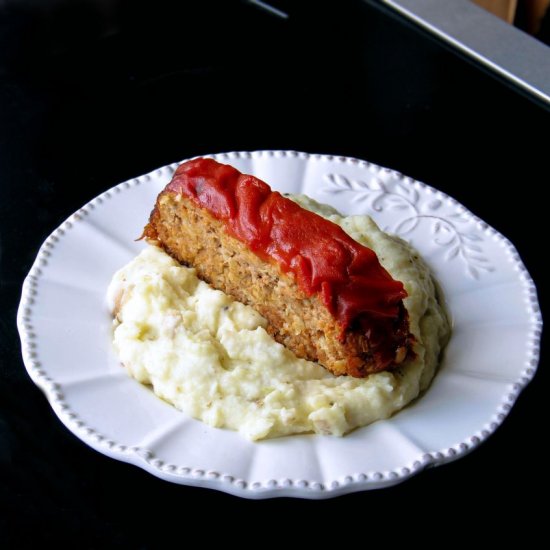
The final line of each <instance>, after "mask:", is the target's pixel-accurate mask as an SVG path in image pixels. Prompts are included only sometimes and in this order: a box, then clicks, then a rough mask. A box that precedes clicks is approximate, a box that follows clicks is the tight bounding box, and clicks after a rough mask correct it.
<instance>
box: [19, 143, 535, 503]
mask: <svg viewBox="0 0 550 550" xmlns="http://www.w3.org/2000/svg"><path fill="white" fill-rule="evenodd" d="M265 155H266V156H271V157H275V158H277V157H285V156H291V157H294V158H301V159H304V160H307V159H311V158H315V159H319V160H327V161H332V162H341V163H352V164H353V165H359V166H364V167H369V168H375V169H378V170H380V171H385V172H387V173H389V174H391V175H392V176H394V177H396V178H407V179H408V180H410V181H411V182H413V183H415V184H418V185H420V187H421V188H424V189H427V190H429V191H430V192H432V193H434V194H435V195H436V196H439V197H441V198H443V199H445V200H447V201H450V203H451V204H453V205H454V206H456V207H459V208H461V209H462V211H463V212H464V213H466V214H467V215H468V216H469V217H471V219H472V220H473V221H474V222H476V223H477V224H480V227H481V228H482V230H483V231H485V232H487V231H488V232H490V233H492V234H493V236H496V237H497V238H498V239H499V240H500V241H501V242H502V244H503V245H504V246H505V247H506V248H507V250H508V252H509V253H510V262H511V263H512V264H513V265H514V266H515V267H516V268H517V269H518V272H519V273H520V274H522V275H523V281H522V282H523V284H524V285H525V286H526V288H527V290H528V292H529V303H530V305H531V307H532V310H531V311H529V321H528V322H529V325H530V329H531V330H530V337H531V339H532V342H533V348H532V350H531V359H530V361H529V362H528V364H527V365H526V368H525V369H524V371H523V374H522V375H521V376H520V377H519V378H518V379H516V380H515V381H514V382H513V388H514V391H513V392H512V393H509V394H505V395H504V396H503V400H502V402H505V403H506V404H507V405H508V407H507V408H506V409H505V410H504V411H501V412H500V414H499V415H498V417H497V419H496V420H494V421H492V422H491V423H490V425H489V426H487V427H486V428H480V430H478V432H477V433H475V434H472V435H471V436H469V437H468V438H466V439H465V440H463V441H460V442H458V443H457V444H455V445H454V446H453V447H451V448H445V449H440V450H437V451H430V452H429V453H424V454H423V455H422V456H419V457H418V460H417V461H415V462H414V463H413V465H412V466H411V467H406V466H403V467H402V468H401V470H400V471H396V470H393V471H390V472H384V473H378V475H375V476H370V477H369V476H368V475H366V474H359V476H358V477H359V478H358V479H352V480H350V481H349V482H346V483H344V484H342V483H340V482H338V480H334V481H332V482H331V483H327V484H324V483H322V482H319V481H309V480H307V481H306V483H305V485H304V484H303V482H304V480H288V479H287V480H283V481H282V482H277V480H274V481H275V484H274V485H273V484H271V485H267V486H265V485H260V486H257V482H254V481H246V480H241V479H238V478H235V477H234V476H232V475H231V474H230V473H219V472H218V473H217V475H216V476H215V477H212V476H210V475H209V472H204V471H203V472H202V475H198V474H197V473H196V472H200V471H201V470H199V469H198V468H183V469H181V468H176V469H175V470H174V469H170V468H167V467H166V465H165V464H164V463H163V462H162V461H161V460H159V459H157V458H156V457H155V456H154V454H153V453H151V451H149V450H147V449H142V448H137V447H127V446H125V445H124V444H120V443H117V442H115V441H111V440H108V439H106V438H105V437H104V436H102V435H101V434H99V433H97V432H96V431H95V430H93V429H91V428H89V427H88V426H86V424H85V423H84V422H83V421H81V420H79V419H78V416H77V415H75V413H73V412H72V411H71V410H70V409H69V407H68V405H67V404H66V403H64V399H63V397H62V396H61V397H59V394H58V392H57V387H56V383H55V380H52V379H50V378H49V377H48V375H47V372H45V371H43V370H42V368H41V367H42V366H41V365H40V363H39V362H37V361H36V353H35V352H33V351H32V350H33V349H34V345H33V342H32V340H33V339H34V335H33V334H32V330H28V329H27V327H26V326H25V325H26V324H29V321H30V320H31V319H32V313H29V311H31V308H29V306H30V305H32V295H33V292H34V291H33V288H32V287H33V286H34V285H35V284H36V282H35V280H37V279H38V278H39V277H40V274H41V270H40V264H41V260H42V259H43V257H44V256H45V255H46V254H48V252H47V248H48V247H49V246H50V245H51V243H52V242H55V241H57V240H58V239H59V238H60V235H61V236H62V235H63V234H64V232H65V231H66V230H67V229H70V227H72V224H73V223H74V222H75V221H77V220H79V219H81V217H82V213H83V212H84V211H85V210H86V209H87V208H91V206H90V205H91V204H92V203H94V202H95V203H97V201H98V199H99V200H100V201H101V200H102V199H104V198H108V197H109V194H110V193H113V192H119V191H123V190H124V189H125V188H130V187H132V186H133V185H138V184H140V183H142V182H143V181H147V180H148V179H150V178H151V177H152V176H153V175H154V174H157V173H158V172H159V171H161V170H163V169H166V168H168V169H175V167H177V166H178V165H179V164H181V162H185V161H186V160H190V159H184V160H182V161H181V162H175V163H170V164H168V165H165V166H163V167H160V168H157V169H155V170H151V171H150V172H148V173H146V174H143V175H142V176H139V177H134V178H130V179H129V180H126V181H124V182H121V183H119V184H118V185H115V186H113V187H111V188H110V189H108V190H106V191H104V192H103V193H100V194H99V195H97V196H96V197H94V198H92V199H91V200H89V201H88V202H87V203H86V204H85V205H83V206H82V207H81V208H79V209H78V210H77V211H76V212H74V213H73V214H72V215H71V216H69V217H68V218H67V219H66V220H65V221H64V222H63V223H61V224H60V225H59V226H58V227H57V228H56V229H55V230H54V231H52V233H51V234H50V235H49V236H48V237H47V238H46V240H45V241H44V242H43V243H42V245H41V246H40V248H39V251H38V253H37V256H36V259H35V260H34V262H33V265H32V267H31V269H30V270H29V273H28V275H27V277H26V278H25V280H24V282H23V287H22V295H21V301H20V304H19V308H18V311H17V327H18V330H19V334H20V338H21V346H22V356H23V361H24V364H25V368H26V370H27V372H28V373H29V376H30V377H31V379H32V380H33V382H34V383H35V384H36V385H37V386H38V387H39V388H40V389H41V390H42V391H43V393H44V394H45V396H46V398H47V399H48V401H49V403H50V405H51V407H52V409H53V411H54V412H55V414H56V416H57V417H58V418H59V419H60V420H61V422H62V423H63V424H64V425H65V427H67V429H69V431H71V432H72V433H73V434H74V435H75V436H76V437H78V438H79V439H80V440H81V441H83V442H84V443H86V444H87V445H89V446H90V447H92V448H93V449H95V450H96V451H98V452H100V453H102V454H104V455H106V456H108V457H111V458H114V459H116V460H120V461H122V462H126V463H129V464H133V465H135V466H138V467H140V468H142V469H144V470H146V471H147V472H149V473H151V474H153V475H155V476H156V477H159V478H161V479H164V480H166V481H170V482H174V483H178V484H182V485H189V486H195V487H205V488H210V489H215V490H220V491H223V492H226V493H229V494H233V495H235V496H240V497H244V498H250V499H264V498H273V497H299V498H306V499H324V498H331V497H336V496H340V495H343V494H347V493H352V492H359V491H364V490H369V489H379V488H383V487H390V486H393V485H396V484H398V483H401V482H403V481H405V480H407V479H409V478H410V477H412V476H413V475H416V474H417V473H419V472H421V471H423V470H424V469H426V468H429V467H433V466H439V465H442V464H446V463H449V462H452V461H454V460H457V459H458V458H461V457H462V456H465V455H466V454H468V453H470V452H471V451H473V450H474V449H476V448H477V447H478V446H479V445H480V444H481V443H483V442H484V441H485V440H486V439H487V438H488V437H490V435H492V433H494V431H495V430H496V429H497V428H498V427H499V426H500V425H501V424H502V422H503V421H504V420H505V418H506V417H507V415H508V414H509V412H510V410H511V408H512V407H513V405H514V403H515V401H516V400H517V398H518V396H519V394H520V393H521V391H522V390H523V389H524V388H525V387H526V386H527V385H528V383H529V382H530V381H531V380H532V379H533V377H534V376H535V373H536V370H537V368H538V362H539V358H540V339H541V331H542V315H541V310H540V306H539V303H538V298H537V291H536V286H535V283H534V281H533V279H532V278H531V276H530V274H529V273H528V271H527V269H526V267H525V265H524V264H523V262H522V260H521V257H520V255H519V253H518V251H517V250H516V248H515V246H514V245H513V244H512V243H511V242H510V240H509V239H507V238H506V237H505V236H503V235H502V234H501V233H500V232H499V231H497V230H496V229H494V228H493V227H491V226H490V225H489V224H487V223H486V222H485V221H483V220H481V219H480V218H479V217H478V216H476V215H475V214H473V213H472V212H471V211H470V210H469V209H467V208H466V207H465V206H464V205H462V204H461V203H460V202H459V201H457V200H456V199H454V198H453V197H451V196H449V195H447V194H446V193H444V192H443V191H440V190H438V189H436V188H434V187H431V186H429V185H427V184H425V183H423V182H419V181H418V180H415V179H413V178H410V177H408V176H404V175H403V174H401V173H400V172H398V171H395V170H392V169H390V168H385V167H382V166H379V165H377V164H375V163H371V162H369V161H366V160H361V159H357V158H353V157H345V156H341V155H330V154H318V153H305V152H300V151H292V150H258V151H231V152H223V153H216V154H207V155H199V156H202V157H213V158H216V159H218V160H222V161H228V160H229V161H230V160H231V158H256V157H262V156H265ZM190 158H198V156H196V157H190ZM95 206H96V205H92V207H95ZM502 402H501V404H502ZM495 416H496V414H495ZM382 422H383V421H382ZM293 437H299V436H293ZM169 466H172V465H169ZM178 470H179V471H178ZM181 470H184V471H181ZM193 472H195V473H193Z"/></svg>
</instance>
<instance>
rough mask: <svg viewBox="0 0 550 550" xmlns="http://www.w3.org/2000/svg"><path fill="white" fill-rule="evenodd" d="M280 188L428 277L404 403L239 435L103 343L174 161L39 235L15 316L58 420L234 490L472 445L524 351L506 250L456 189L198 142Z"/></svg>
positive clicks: (341, 473)
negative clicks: (438, 340)
mask: <svg viewBox="0 0 550 550" xmlns="http://www.w3.org/2000/svg"><path fill="white" fill-rule="evenodd" d="M213 157H214V158H216V159H217V160H219V161H221V162H225V163H230V164H232V165H234V166H235V167H236V168H238V169H239V170H241V171H243V172H246V173H251V174H254V175H256V176H258V177H260V178H261V179H264V180H265V181H267V182H268V183H269V184H270V185H271V186H272V187H273V188H275V189H277V190H279V191H283V192H293V193H306V194H308V195H310V196H311V197H313V198H315V199H317V200H318V201H321V202H326V203H329V204H332V205H333V206H335V207H336V208H338V209H339V210H341V211H342V212H345V213H347V214H359V213H361V214H362V213H368V214H371V215H373V216H374V218H375V219H376V220H377V221H378V223H379V224H380V225H381V226H382V227H385V228H387V229H388V230H389V231H392V232H394V233H397V234H399V235H401V236H402V237H404V238H405V239H407V240H409V241H411V242H412V243H413V244H414V246H416V247H417V248H418V249H419V250H420V252H421V253H422V254H423V256H424V258H425V259H426V260H427V261H428V262H429V263H430V265H431V266H432V268H433V270H434V272H435V274H436V276H437V278H438V279H439V281H440V282H441V285H442V287H443V290H444V292H445V295H446V297H447V300H448V305H449V309H450V312H451V314H452V317H453V321H454V329H453V336H452V339H451V342H450V343H449V346H448V348H447V351H446V355H445V359H444V362H443V365H442V366H441V369H440V372H439V373H438V375H437V376H436V378H435V380H434V382H433V384H432V386H431V387H430V388H429V390H428V391H427V392H426V394H425V395H423V396H422V397H421V398H420V399H418V400H417V401H416V402H415V403H413V404H412V405H411V406H409V407H407V408H406V409H405V410H403V411H401V412H399V413H398V414H396V415H395V416H394V417H392V418H391V419H389V420H385V421H380V422H376V423H374V424H372V425H371V426H368V427H366V428H362V429H359V430H356V431H354V432H352V433H351V434H349V435H347V436H346V437H343V438H337V437H321V436H316V435H300V436H291V437H284V438H280V439H273V440H267V441H262V442H259V443H252V442H250V441H247V440H245V439H244V438H243V437H242V436H240V435H239V434H237V433H235V432H231V431H228V430H221V429H215V428H210V427H208V426H206V425H205V424H203V423H201V422H199V421H196V420H193V419H191V418H188V417H187V416H185V415H184V414H183V413H181V412H179V411H177V410H176V409H174V408H173V407H171V406H170V405H168V404H166V403H165V402H163V401H161V400H160V399H158V398H157V397H156V396H155V395H154V394H153V393H152V392H151V391H150V390H148V389H147V388H145V387H144V386H142V385H140V384H139V383H138V382H136V381H135V380H133V379H131V378H130V377H129V376H128V375H127V374H126V373H125V371H124V370H123V368H121V367H120V365H119V364H118V362H117V358H116V357H115V355H114V353H113V350H112V347H111V327H112V325H111V316H110V314H109V311H108V309H107V306H106V301H105V292H106V289H107V285H108V284H109V281H110V279H111V277H112V275H113V273H114V272H115V271H116V270H117V269H119V268H120V267H122V266H123V265H124V264H125V263H127V262H128V261H129V260H130V259H132V258H133V257H134V256H135V255H136V254H137V253H138V252H139V251H140V250H141V248H142V247H143V246H145V245H144V244H143V243H141V242H136V241H135V239H136V237H139V235H140V234H141V230H142V228H143V226H144V224H145V222H146V220H147V219H148V215H149V212H150V210H151V208H152V206H153V204H154V202H155V198H156V196H157V194H158V193H159V192H160V190H161V189H162V188H163V187H164V186H165V185H166V183H167V182H168V181H169V180H170V178H171V176H172V174H173V172H174V170H175V168H176V167H177V164H173V165H170V166H165V167H163V168H160V169H158V170H156V171H154V172H151V173H150V174H147V175H145V176H142V177H140V178H136V179H133V180H130V181H127V182H125V183H122V184H120V185H118V186H116V187H114V188H113V189H111V190H109V191H106V192H105V193H103V194H102V195H100V196H99V197H97V198H95V199H94V200H92V201H91V202H89V203H88V204H86V205H85V206H84V207H83V208H81V209H80V210H79V211H78V212H76V213H75V214H73V215H72V216H71V217H70V218H69V219H68V220H67V221H66V222H65V223H63V224H62V225H61V226H60V227H59V228H58V229H57V230H55V231H54V232H53V233H52V235H50V237H49V238H48V239H47V240H46V242H45V243H44V244H43V246H42V248H41V249H40V252H39V253H38V257H37V259H36V261H35V263H34V265H33V267H32V269H31V271H30V273H29V275H28V277H27V279H26V280H25V283H24V286H23V296H22V300H21V305H20V308H19V313H18V326H19V331H20V334H21V340H22V346H23V357H24V361H25V365H26V367H27V369H28V371H29V374H30V375H31V377H32V379H33V380H34V381H35V382H36V384H37V385H38V386H39V387H40V388H42V390H43V391H44V392H45V393H46V396H47V397H48V399H49V400H50V403H51V405H52V407H53V409H54V411H55V412H56V414H57V415H58V416H59V418H60V419H61V421H62V422H63V423H64V424H65V425H66V426H67V427H68V428H69V429H70V430H71V431H72V432H73V433H74V434H75V435H76V436H77V437H79V438H80V439H82V440H83V441H84V442H86V443H87V444H88V445H90V446H91V447H93V448H94V449H96V450H98V451H100V452H102V453H104V454H106V455H108V456H111V457H113V458H116V459H119V460H123V461H126V462H130V463H133V464H136V465H138V466H140V467H142V468H144V469H145V470H147V471H149V472H151V473H152V474H154V475H156V476H158V477H160V478H163V479H165V480H168V481H172V482H175V483H181V484H184V485H197V486H202V487H209V488H212V489H219V490H221V491H226V492H228V493H233V494H236V495H239V496H243V497H249V498H265V497H273V496H295V497H304V498H326V497H331V496H336V495H341V494H343V493H348V492H352V491H360V490H365V489H374V488H379V487H384V486H389V485H393V484H395V483H398V482H400V481H403V480H404V479H407V478H408V477H410V476H411V475H413V474H415V473H417V472H419V471H420V470H422V469H424V468H426V467H427V466H428V465H436V464H442V463H445V462H449V461H451V460H454V459H456V458H458V457H459V456H462V455H464V454H465V453H467V452H469V451H471V450H472V449H473V448H475V447H476V446H477V445H479V443H480V442H481V441H482V440H484V439H485V438H487V437H488V436H489V435H490V434H491V433H492V432H493V431H494V430H495V429H496V428H497V427H498V425H499V424H500V423H501V422H502V421H503V420H504V418H505V416H506V414H507V413H508V411H509V410H510V408H511V406H512V404H513V403H514V401H515V399H516V397H517V395H518V394H519V392H520V391H521V389H522V388H523V387H524V386H525V385H526V384H527V383H528V382H529V380H530V379H531V378H532V376H533V374H534V371H535V369H536V366H537V363H538V350H539V339H540V333H541V326H542V321H541V316H540V311H539V306H538V303H537V297H536V290H535V286H534V284H533V282H532V280H531V278H530V277H529V274H528V273H527V271H526V270H525V267H524V266H523V264H522V263H521V261H520V259H519V256H518V254H517V252H516V251H515V249H514V247H513V246H512V245H511V244H510V243H509V242H508V241H507V240H506V239H505V238H504V237H503V236H502V235H500V234H499V233H497V232H496V231H495V230H494V229H492V228H490V227H489V226H487V224H485V223H484V222H482V221H481V220H479V219H478V218H476V217H475V216H473V215H472V214H471V213H470V212H468V211H467V210H466V209H465V208H464V207H463V206H461V205H460V204H458V203H457V202H456V201H455V200H453V199H451V198H449V197H448V196H446V195H444V194H443V193H441V192H439V191H436V190H435V189H432V188H430V187H427V186H426V185H424V184H422V183H419V182H416V181H413V180H411V179H410V178H407V177H404V176H402V175H400V174H398V173H396V172H394V171H392V170H388V169H385V168H380V167H378V166H375V165H373V164H369V163H368V162H364V161H360V160H356V159H351V158H342V157H332V156H325V155H308V154H305V153H297V152H293V151H258V152H254V153H248V152H245V153H227V154H219V155H213Z"/></svg>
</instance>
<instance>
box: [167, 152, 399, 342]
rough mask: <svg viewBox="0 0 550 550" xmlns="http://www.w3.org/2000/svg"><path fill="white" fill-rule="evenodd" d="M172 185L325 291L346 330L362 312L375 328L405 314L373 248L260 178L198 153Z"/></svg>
mask: <svg viewBox="0 0 550 550" xmlns="http://www.w3.org/2000/svg"><path fill="white" fill-rule="evenodd" d="M166 191H167V192H175V193H182V194H183V195H185V196H186V197H188V198H189V199H191V200H192V201H194V202H195V204H197V205H199V206H201V207H202V208H205V209H207V210H208V211H209V212H210V213H211V214H212V215H213V216H214V217H215V218H217V219H219V220H223V221H224V222H225V224H226V227H227V231H228V233H229V234H230V235H232V236H234V237H235V238H237V239H238V240H240V241H241V242H243V243H245V244H246V245H247V246H248V247H249V248H250V249H251V250H252V251H254V253H256V254H257V255H258V256H260V257H261V258H263V259H265V260H268V261H269V260H271V261H275V262H277V264H278V265H279V266H280V268H281V269H282V271H284V272H286V273H288V272H291V273H293V274H294V275H295V276H296V280H297V281H298V284H299V286H300V287H301V288H302V289H303V290H304V292H305V293H306V294H307V295H308V296H311V295H312V294H315V293H317V294H318V295H319V296H320V297H321V300H322V302H323V303H324V304H325V306H326V307H327V308H328V310H329V311H330V312H331V313H332V315H333V316H334V317H335V318H336V319H337V321H338V323H339V324H340V326H341V328H342V329H343V330H342V336H343V332H344V330H345V329H347V328H348V327H349V326H350V325H351V324H352V323H353V322H354V321H355V320H356V319H359V320H360V324H361V326H362V327H363V328H364V329H366V330H369V327H368V325H369V324H370V323H368V322H367V321H368V319H373V318H378V319H380V320H383V324H386V323H387V322H388V321H389V320H390V319H397V318H398V317H399V314H400V309H399V306H400V303H401V300H403V298H405V297H406V296H407V293H406V291H405V289H404V288H403V284H402V283H401V282H399V281H395V280H394V279H393V278H392V277H391V275H390V274H389V273H388V272H387V271H386V270H385V269H384V268H383V267H382V266H381V265H380V262H379V261H378V258H377V256H376V254H375V253H374V252H373V251H372V250H370V249H369V248H367V247H365V246H363V245H361V244H359V243H358V242H356V241H355V240H353V239H352V238H351V237H350V236H349V235H348V234H347V233H345V232H344V230H343V229H342V228H341V227H340V226H338V225H336V224H334V223H332V222H330V221H328V220H326V219H324V218H322V217H321V216H319V215H317V214H314V213H313V212H310V211H309V210H305V209H304V208H302V207H301V206H299V205H297V204H296V203H294V202H293V201H291V200H290V199H287V198H285V197H283V196H282V195H281V194H280V193H277V192H274V191H271V189H270V187H269V186H268V185H267V184H266V183H264V182H263V181H261V180H259V179H258V178H255V177H254V176H248V175H245V174H241V173H240V172H239V171H238V170H236V169H235V168H233V167H232V166H229V165H226V164H220V163H218V162H216V161H215V160H213V159H203V158H199V159H195V160H191V161H189V162H186V163H184V164H182V165H181V166H180V167H179V168H178V169H177V171H176V173H175V175H174V178H173V179H172V181H171V182H170V184H169V185H168V186H167V188H166ZM365 314H366V316H365ZM366 325H367V326H366ZM373 328H374V327H373ZM375 332H378V331H376V330H375Z"/></svg>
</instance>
